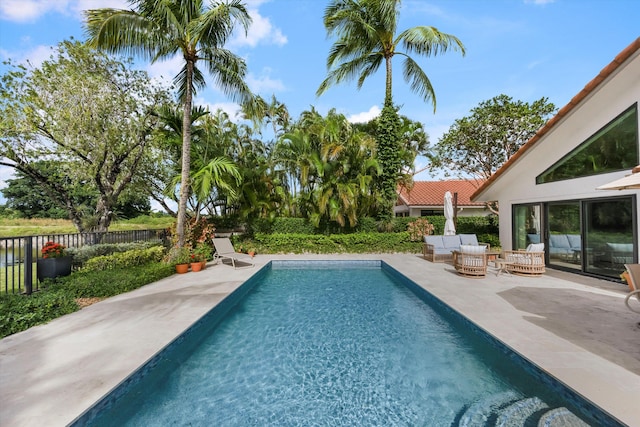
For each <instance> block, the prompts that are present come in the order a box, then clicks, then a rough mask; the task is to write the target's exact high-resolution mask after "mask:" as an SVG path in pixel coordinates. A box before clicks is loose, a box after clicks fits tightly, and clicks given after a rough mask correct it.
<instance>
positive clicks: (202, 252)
mask: <svg viewBox="0 0 640 427" xmlns="http://www.w3.org/2000/svg"><path fill="white" fill-rule="evenodd" d="M193 253H194V254H195V255H197V256H198V258H199V259H200V263H201V264H202V268H205V267H206V266H207V261H208V260H209V259H210V258H211V245H209V244H207V243H198V245H197V246H196V248H195V249H194V251H193Z"/></svg>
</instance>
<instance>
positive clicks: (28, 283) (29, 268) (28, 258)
mask: <svg viewBox="0 0 640 427" xmlns="http://www.w3.org/2000/svg"><path fill="white" fill-rule="evenodd" d="M32 239H33V238H32V237H27V238H26V239H25V240H24V291H25V293H26V294H27V295H31V293H33V241H32Z"/></svg>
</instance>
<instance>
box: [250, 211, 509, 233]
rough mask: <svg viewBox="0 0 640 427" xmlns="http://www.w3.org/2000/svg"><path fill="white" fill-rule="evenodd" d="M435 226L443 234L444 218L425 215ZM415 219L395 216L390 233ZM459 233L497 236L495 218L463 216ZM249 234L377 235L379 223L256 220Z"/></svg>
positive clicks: (459, 219)
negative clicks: (316, 224)
mask: <svg viewBox="0 0 640 427" xmlns="http://www.w3.org/2000/svg"><path fill="white" fill-rule="evenodd" d="M425 218H427V220H429V222H430V223H431V224H433V225H434V234H442V233H443V232H444V222H445V218H444V216H427V217H425ZM416 219H417V218H415V217H398V218H393V220H392V223H391V226H392V228H391V233H401V232H404V231H407V225H408V224H409V223H410V222H413V221H415V220H416ZM457 226H458V232H459V233H465V234H467V233H474V234H477V235H485V234H495V236H496V238H497V236H498V218H497V217H496V216H494V215H490V216H470V217H466V216H462V217H458V224H457ZM249 231H250V234H252V233H254V234H255V233H263V234H269V233H271V234H286V233H291V234H296V233H298V234H325V235H331V234H350V233H377V232H378V231H379V230H378V222H377V221H376V220H375V219H374V218H369V217H367V218H360V219H359V220H358V224H357V225H356V226H355V227H353V228H349V227H347V228H340V227H339V226H337V224H321V226H320V227H314V226H313V225H312V224H311V223H310V222H309V221H308V220H307V219H304V218H276V219H274V220H268V219H259V220H255V221H254V222H253V224H252V225H251V228H250V230H249Z"/></svg>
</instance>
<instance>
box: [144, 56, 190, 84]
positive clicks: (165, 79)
mask: <svg viewBox="0 0 640 427" xmlns="http://www.w3.org/2000/svg"><path fill="white" fill-rule="evenodd" d="M183 66H184V58H183V57H182V56H181V55H180V54H176V55H175V56H174V57H173V58H170V59H167V60H164V61H156V62H155V63H153V64H149V65H147V68H146V71H147V73H149V75H150V76H151V78H152V79H154V80H157V81H159V82H162V83H164V84H167V85H171V84H172V83H173V78H174V77H175V76H176V75H177V74H178V73H179V72H180V70H181V69H182V67H183Z"/></svg>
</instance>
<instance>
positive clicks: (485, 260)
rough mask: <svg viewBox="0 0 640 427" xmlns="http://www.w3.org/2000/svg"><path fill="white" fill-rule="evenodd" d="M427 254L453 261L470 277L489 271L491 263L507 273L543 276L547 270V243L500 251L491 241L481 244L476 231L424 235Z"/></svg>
mask: <svg viewBox="0 0 640 427" xmlns="http://www.w3.org/2000/svg"><path fill="white" fill-rule="evenodd" d="M423 256H424V258H425V259H426V260H429V261H431V262H445V261H451V262H452V263H453V266H454V267H455V269H456V271H457V272H458V273H459V274H461V275H463V276H468V277H476V278H481V277H485V276H486V274H487V267H488V264H489V262H492V263H493V265H494V266H495V268H496V269H497V271H496V275H500V274H501V273H503V272H506V273H509V274H511V273H514V274H523V275H529V276H540V275H542V274H543V273H544V272H545V264H544V243H532V244H530V245H529V246H527V248H526V249H525V250H517V251H502V252H496V251H492V250H491V245H489V244H488V243H479V242H478V239H477V237H476V235H475V234H459V235H453V236H439V235H433V236H424V244H423Z"/></svg>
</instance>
